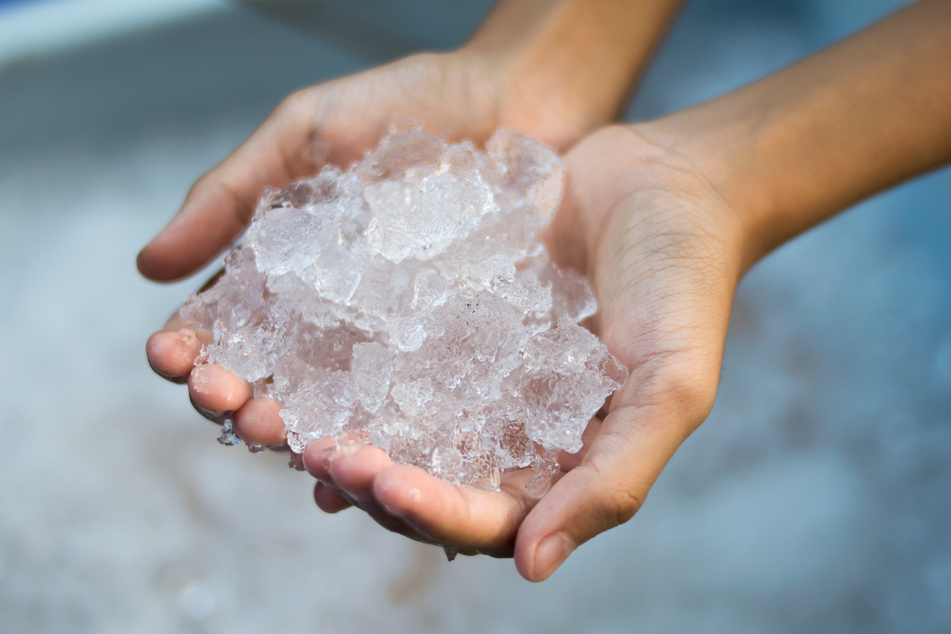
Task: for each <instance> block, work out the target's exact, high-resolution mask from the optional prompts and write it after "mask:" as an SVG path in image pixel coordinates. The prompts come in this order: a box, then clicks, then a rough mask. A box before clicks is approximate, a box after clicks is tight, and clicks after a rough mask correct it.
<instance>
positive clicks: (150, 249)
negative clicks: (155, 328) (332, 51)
mask: <svg viewBox="0 0 951 634" xmlns="http://www.w3.org/2000/svg"><path fill="white" fill-rule="evenodd" d="M315 98H318V99H319V95H318V94H317V93H316V92H314V91H309V92H308V91H302V92H299V93H295V94H294V95H291V96H290V97H288V98H287V99H285V100H284V101H283V102H282V103H281V105H280V106H278V107H277V109H275V111H274V112H273V113H272V114H271V116H270V117H269V118H268V119H267V120H266V121H265V122H264V123H263V124H262V125H261V127H260V128H258V130H257V131H256V132H255V133H254V134H253V135H252V136H251V137H250V138H249V139H248V140H247V141H245V142H244V144H243V145H242V146H241V147H239V148H238V149H237V150H235V151H234V152H233V153H232V154H231V155H230V156H228V158H226V159H225V160H224V161H222V162H221V163H220V164H219V165H217V166H216V167H215V168H213V169H212V170H211V171H210V172H208V173H207V174H205V175H204V176H203V177H202V178H200V179H199V180H198V181H197V182H196V183H195V184H194V186H193V187H192V188H191V191H189V193H188V196H187V197H186V199H185V202H184V204H183V205H182V208H181V210H180V211H179V212H178V214H176V215H175V217H174V218H173V219H172V220H171V222H169V223H168V225H167V226H166V227H165V228H164V229H162V231H160V232H159V233H158V235H156V236H155V237H154V238H153V239H152V241H151V242H149V244H148V245H146V246H145V248H144V249H142V251H141V252H140V253H139V256H138V259H137V261H136V264H137V266H138V268H139V271H140V272H141V273H142V275H144V276H145V277H147V278H150V279H153V280H157V281H170V280H175V279H178V278H181V277H184V276H186V275H189V274H191V273H193V272H195V271H196V270H197V269H198V268H200V267H201V266H203V265H205V264H207V263H208V262H209V261H210V260H211V259H212V258H214V257H215V256H216V255H218V253H220V252H221V250H222V249H224V248H225V247H227V246H228V245H229V244H231V242H232V241H233V240H234V239H235V238H236V237H237V236H238V235H239V234H240V233H241V231H242V230H243V229H244V227H245V225H246V224H247V223H248V221H249V220H250V218H251V215H252V214H253V213H254V210H255V207H256V206H257V201H258V198H259V197H260V195H261V191H262V190H263V189H265V188H266V187H281V186H283V185H286V184H287V183H288V182H290V181H291V180H293V179H295V178H300V177H303V176H306V175H310V174H313V173H314V172H316V171H317V167H318V166H319V160H318V159H319V157H318V156H317V152H316V151H315V146H316V144H317V141H316V139H315V135H316V117H315V112H316V111H315V108H316V103H315Z"/></svg>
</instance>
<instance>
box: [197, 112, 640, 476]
mask: <svg viewBox="0 0 951 634" xmlns="http://www.w3.org/2000/svg"><path fill="white" fill-rule="evenodd" d="M562 180H563V168H562V165H561V162H560V160H559V159H558V157H557V155H556V154H554V153H553V152H552V151H551V150H549V149H547V148H545V147H544V146H542V145H540V144H538V143H536V142H534V141H532V140H529V139H526V138H524V137H521V136H519V135H518V134H516V133H514V132H512V131H506V130H502V131H499V132H497V133H496V134H495V135H494V136H493V137H492V138H491V139H490V141H489V142H488V143H487V145H486V151H480V150H479V149H477V148H476V147H475V146H474V145H473V144H472V143H469V142H463V143H460V144H456V145H450V144H447V143H446V142H444V141H442V140H440V139H438V138H436V137H432V136H429V135H427V134H425V133H423V132H421V131H415V132H409V133H398V134H397V133H394V134H390V135H389V136H387V137H385V138H384V139H383V141H382V142H381V144H380V146H379V147H378V148H376V149H375V150H374V151H372V152H370V153H369V154H368V155H367V156H366V157H365V158H364V159H363V160H362V161H360V162H359V163H357V164H356V165H355V166H354V167H353V168H352V169H350V170H348V171H341V170H340V169H338V168H337V167H333V166H328V167H325V168H324V169H323V170H322V171H321V172H320V173H319V174H318V175H317V176H315V177H314V178H311V179H308V180H302V181H298V182H296V183H293V184H291V185H289V186H288V187H285V188H284V189H281V190H279V191H270V192H267V193H266V194H265V195H264V196H263V198H262V199H261V202H260V204H259V206H258V209H257V212H256V213H255V215H254V218H253V220H252V222H251V225H250V227H249V228H248V231H247V234H246V235H245V238H244V241H243V242H242V244H240V245H239V246H237V247H235V249H234V250H233V251H232V252H231V253H230V254H229V255H228V257H227V258H226V261H225V264H226V267H225V273H224V274H223V275H222V276H221V278H220V279H219V280H218V281H217V283H216V284H215V285H214V286H212V287H211V288H210V289H208V290H206V291H205V292H203V293H201V294H200V295H196V296H193V297H192V298H191V299H190V300H189V302H188V303H187V304H186V305H185V307H184V308H183V309H182V313H181V314H182V316H183V317H184V318H185V320H186V321H187V322H189V323H190V324H191V325H192V326H193V327H196V328H197V327H202V328H207V329H209V330H211V331H212V333H213V337H214V341H213V343H211V344H209V345H208V346H207V347H206V349H205V354H204V355H203V357H202V362H207V363H220V364H221V365H223V366H225V367H227V368H230V369H232V370H233V371H234V372H235V373H237V374H238V375H239V376H241V377H242V378H244V379H246V380H248V381H249V382H251V383H253V385H254V392H255V396H258V397H268V398H274V399H277V400H279V401H280V402H281V403H283V409H282V410H281V416H282V418H283V419H284V422H285V425H286V428H287V435H288V442H289V444H290V446H291V448H292V449H293V450H294V451H295V452H300V451H302V450H303V448H304V447H305V446H306V445H307V443H309V442H311V441H313V440H315V439H317V438H321V437H325V436H338V437H341V435H345V436H346V437H347V438H353V437H355V436H354V433H355V432H357V435H358V436H359V437H360V438H365V439H367V440H369V441H370V442H372V443H373V444H375V445H377V446H379V447H382V448H383V449H385V450H386V451H387V452H388V453H389V455H390V457H391V458H392V459H393V460H395V461H397V462H402V463H410V464H416V465H419V466H421V467H423V468H425V469H427V470H428V471H429V472H430V473H433V474H434V475H437V476H439V477H442V478H445V479H447V480H450V481H452V482H455V483H471V484H476V485H479V486H483V487H485V488H496V487H497V486H498V483H499V476H500V474H501V473H502V472H504V471H505V470H508V469H513V468H520V467H522V468H524V467H531V468H534V469H535V470H536V473H538V474H539V475H547V474H549V473H551V471H552V469H553V468H554V464H555V462H554V461H555V455H556V453H557V452H558V451H561V450H564V451H569V452H576V451H578V450H579V449H581V446H582V443H581V433H582V431H583V430H584V428H585V426H586V425H587V423H588V421H589V420H590V419H591V417H592V416H593V415H594V414H595V413H596V412H597V411H598V409H599V408H600V407H601V405H602V403H603V402H604V399H605V398H606V397H607V396H608V395H609V394H611V393H612V392H613V391H614V390H615V389H616V388H617V387H618V386H619V385H620V383H621V382H623V380H624V378H625V377H626V374H627V371H626V369H624V367H623V366H622V365H621V364H620V363H618V361H617V360H616V359H615V358H614V357H613V356H612V355H611V354H610V353H608V351H607V349H606V348H605V347H604V345H602V344H601V343H600V342H599V341H598V339H597V338H596V337H595V336H594V335H592V334H591V333H590V332H588V331H587V330H585V329H584V328H582V327H581V326H579V325H578V322H580V321H581V320H583V319H584V318H586V317H588V316H590V315H592V314H593V313H594V312H595V310H596V309H597V304H596V302H595V300H594V296H593V294H592V292H591V289H590V287H589V286H588V284H587V282H586V281H585V279H584V278H583V277H582V276H580V275H579V274H577V273H576V272H574V271H571V270H567V269H560V268H558V267H557V266H555V265H554V264H553V263H552V261H551V260H550V259H549V257H548V254H547V252H546V250H545V248H544V246H543V245H542V243H541V242H540V241H539V240H538V238H537V237H536V233H537V231H538V229H539V228H540V227H541V226H542V225H543V224H544V223H545V222H546V221H547V220H548V219H549V218H550V217H551V214H552V212H553V210H554V208H555V206H556V205H557V203H558V200H559V198H560V196H561V188H562Z"/></svg>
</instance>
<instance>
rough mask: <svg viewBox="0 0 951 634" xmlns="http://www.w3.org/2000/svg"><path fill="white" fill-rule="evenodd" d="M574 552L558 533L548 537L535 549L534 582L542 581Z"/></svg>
mask: <svg viewBox="0 0 951 634" xmlns="http://www.w3.org/2000/svg"><path fill="white" fill-rule="evenodd" d="M573 550H574V548H572V546H571V544H569V543H568V540H567V539H565V538H564V537H563V536H562V535H561V534H560V533H555V534H553V535H549V536H548V537H546V538H545V539H543V540H542V542H541V543H540V544H539V545H538V548H536V549H535V580H536V581H543V580H545V579H547V578H548V577H549V576H550V575H551V573H553V572H555V570H556V569H557V568H558V566H560V565H561V564H562V562H564V561H565V559H567V558H568V555H570V554H571V552H572V551H573Z"/></svg>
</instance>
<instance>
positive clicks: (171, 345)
mask: <svg viewBox="0 0 951 634" xmlns="http://www.w3.org/2000/svg"><path fill="white" fill-rule="evenodd" d="M201 346H202V341H201V339H200V338H199V337H198V334H197V333H196V332H195V330H193V329H192V328H182V329H181V330H161V331H159V332H156V333H154V334H153V335H152V336H151V337H149V340H148V341H147V342H146V344H145V355H146V357H147V358H148V360H149V365H150V366H152V369H153V370H154V371H155V373H156V374H158V375H159V376H161V377H163V378H165V379H168V380H169V381H172V382H174V383H184V382H185V380H186V379H187V377H188V374H189V373H190V372H191V371H192V368H194V367H195V359H196V358H197V357H198V355H199V353H200V352H201Z"/></svg>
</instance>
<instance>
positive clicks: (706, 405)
mask: <svg viewBox="0 0 951 634" xmlns="http://www.w3.org/2000/svg"><path fill="white" fill-rule="evenodd" d="M653 387H654V390H653V391H654V393H655V394H656V395H658V396H659V397H660V398H662V399H663V400H664V401H665V402H667V403H671V404H674V405H675V406H676V408H677V409H678V410H679V412H680V416H678V417H677V418H678V419H680V420H687V421H690V422H691V423H692V424H693V425H694V426H696V425H699V424H700V423H702V422H703V421H704V419H706V417H707V415H709V413H710V410H711V409H713V402H714V400H715V398H716V392H717V373H713V374H712V376H711V373H709V372H705V371H692V372H687V371H676V372H667V373H664V375H663V376H658V377H655V382H654V386H653Z"/></svg>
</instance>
